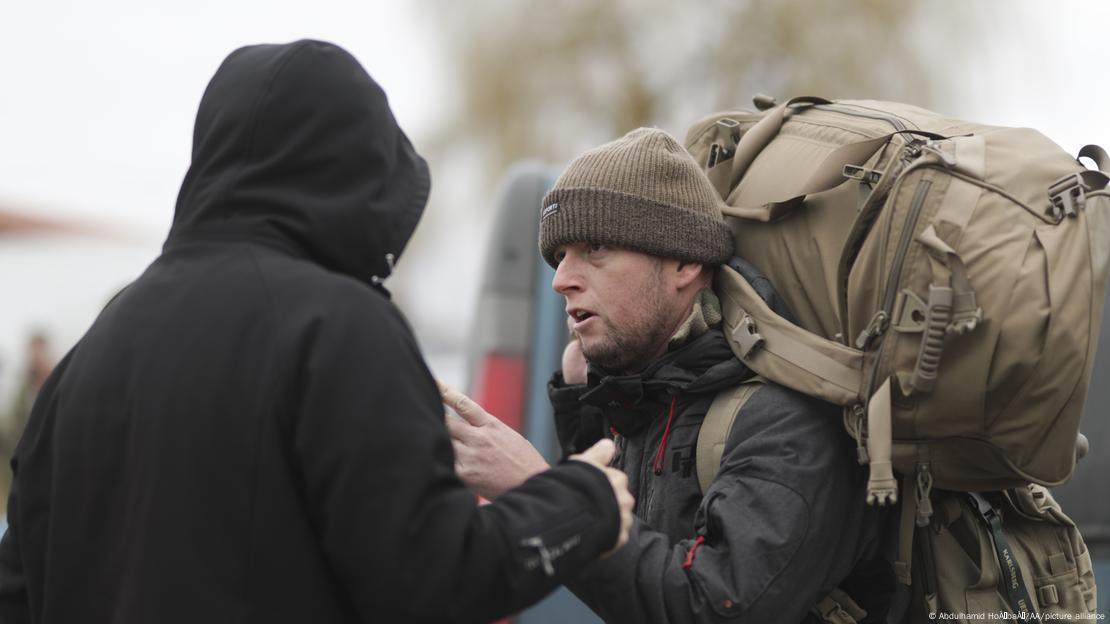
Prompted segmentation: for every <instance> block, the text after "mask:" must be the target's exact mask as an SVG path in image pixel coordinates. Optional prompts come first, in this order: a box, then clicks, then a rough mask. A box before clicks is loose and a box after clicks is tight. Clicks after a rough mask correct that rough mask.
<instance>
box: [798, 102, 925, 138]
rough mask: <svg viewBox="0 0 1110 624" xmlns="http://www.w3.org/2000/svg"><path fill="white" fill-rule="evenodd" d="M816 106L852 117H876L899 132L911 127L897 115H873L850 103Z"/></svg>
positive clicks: (819, 108)
mask: <svg viewBox="0 0 1110 624" xmlns="http://www.w3.org/2000/svg"><path fill="white" fill-rule="evenodd" d="M814 106H815V107H816V108H817V109H818V110H827V111H833V112H835V113H841V114H844V115H851V116H852V117H864V118H867V119H875V120H878V121H885V122H887V123H888V124H890V125H891V127H893V128H894V129H895V130H896V131H898V132H905V131H906V130H909V128H908V127H907V126H906V124H904V123H902V120H900V119H898V118H897V117H889V116H886V115H877V114H876V115H872V114H868V113H865V112H863V111H860V110H853V109H851V108H848V107H849V106H851V105H850V104H815V105H814Z"/></svg>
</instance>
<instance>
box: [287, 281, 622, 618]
mask: <svg viewBox="0 0 1110 624" xmlns="http://www.w3.org/2000/svg"><path fill="white" fill-rule="evenodd" d="M375 296H376V295H375ZM377 308H378V310H379V311H380V313H378V314H375V315H372V316H370V317H369V318H366V317H365V316H364V314H365V312H366V310H365V309H363V310H362V313H360V314H354V313H351V312H348V313H345V314H344V313H342V312H340V313H338V314H337V315H336V316H338V317H340V318H339V319H336V318H335V317H329V318H328V319H327V322H326V323H324V324H322V325H321V326H320V327H318V328H317V331H316V332H315V336H314V337H313V340H312V344H311V347H309V355H308V357H307V361H306V364H305V365H304V368H303V369H302V371H301V379H300V383H299V387H300V389H301V390H300V398H299V401H298V406H297V413H296V415H295V418H296V423H295V425H294V429H293V432H292V435H293V452H294V455H295V458H296V461H297V463H298V464H299V467H300V470H301V472H302V478H303V481H304V486H305V490H306V496H307V498H308V500H307V504H308V506H309V508H310V510H311V513H312V514H313V520H314V523H315V525H316V527H317V531H318V533H319V539H320V542H321V545H322V548H323V551H324V554H325V556H326V557H327V559H328V561H329V564H330V566H331V568H332V569H333V570H334V572H335V574H336V577H337V579H338V580H339V582H340V584H341V585H342V586H343V587H345V588H346V589H347V590H348V592H349V596H350V599H351V601H352V602H353V604H354V606H355V608H356V610H357V611H358V613H359V614H360V615H361V617H362V619H363V620H364V621H367V622H371V621H375V622H377V621H394V620H397V621H413V622H488V621H491V620H493V619H496V618H498V617H500V616H502V615H505V614H508V613H511V612H514V611H517V610H520V609H521V608H523V607H525V606H528V605H529V604H531V603H533V602H535V601H537V600H538V599H540V598H541V597H543V596H544V595H545V594H546V593H547V592H549V591H550V590H552V589H554V588H555V587H556V586H557V585H558V584H559V583H560V582H562V581H563V580H565V579H566V578H568V576H569V575H571V574H574V573H576V572H578V571H579V569H580V568H581V567H582V566H583V565H584V564H586V563H587V562H589V561H590V560H592V559H594V558H596V557H597V556H598V555H599V554H600V553H602V552H603V551H605V550H607V549H608V548H610V547H611V546H612V545H613V543H614V542H615V541H616V536H617V530H618V526H619V513H618V509H617V504H616V500H615V497H614V496H613V493H612V489H611V486H610V485H609V481H608V479H607V478H606V477H605V475H604V474H603V473H602V472H601V471H600V470H597V469H596V468H593V467H591V466H588V465H586V464H584V463H581V462H568V463H567V464H564V465H561V466H558V467H556V468H554V469H552V470H549V471H547V472H545V473H542V474H539V475H537V476H535V477H533V478H531V479H530V480H528V481H527V482H525V483H524V484H523V485H521V486H519V487H518V488H515V489H513V490H510V491H508V492H506V493H505V494H503V495H502V496H500V497H499V498H498V499H497V500H496V501H494V502H493V503H492V504H488V505H483V506H479V505H478V504H477V503H476V501H475V497H474V496H473V495H472V494H471V493H470V492H469V491H468V490H467V489H466V488H465V487H464V485H463V484H462V482H461V481H459V479H458V478H457V477H456V475H455V472H454V454H453V450H452V447H451V443H450V439H449V437H448V434H447V430H446V427H445V426H444V422H443V421H444V410H443V406H442V404H441V403H440V397H439V392H438V390H437V388H436V386H435V382H434V380H433V379H432V376H431V374H430V373H429V371H428V370H427V368H426V366H425V364H424V361H423V359H422V358H421V356H420V353H419V350H418V348H417V346H416V343H415V340H414V338H413V336H412V334H411V332H410V331H409V329H408V327H407V326H406V325H405V323H404V321H403V320H402V319H401V317H400V314H399V313H398V312H396V310H395V309H394V308H393V307H392V305H390V304H386V303H385V302H384V300H383V301H382V302H381V303H380V305H378V306H377ZM372 312H373V310H372ZM344 316H345V317H346V318H345V320H344V319H343V317H344Z"/></svg>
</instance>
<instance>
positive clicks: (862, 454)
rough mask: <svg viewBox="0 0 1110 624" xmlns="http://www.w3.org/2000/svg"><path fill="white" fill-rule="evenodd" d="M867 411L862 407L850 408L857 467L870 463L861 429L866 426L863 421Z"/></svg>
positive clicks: (854, 406)
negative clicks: (853, 424) (853, 427)
mask: <svg viewBox="0 0 1110 624" xmlns="http://www.w3.org/2000/svg"><path fill="white" fill-rule="evenodd" d="M866 415H867V411H866V410H864V409H863V406H862V405H858V404H857V405H853V406H852V418H853V419H854V420H855V431H854V435H853V437H854V438H855V439H856V461H857V462H859V465H861V466H863V465H865V464H867V463H868V462H870V461H871V457H870V456H869V455H868V454H867V445H866V444H864V439H863V428H864V427H865V426H866V425H865V424H864V422H863V419H864V418H865V417H866Z"/></svg>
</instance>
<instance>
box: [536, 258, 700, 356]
mask: <svg viewBox="0 0 1110 624" xmlns="http://www.w3.org/2000/svg"><path fill="white" fill-rule="evenodd" d="M555 259H556V261H557V262H558V263H559V265H558V268H557V269H556V270H555V278H554V279H553V280H552V281H551V287H552V288H553V289H554V290H555V292H557V293H559V294H561V295H563V296H564V297H566V301H567V306H566V309H567V314H568V315H569V316H570V318H571V323H572V327H573V329H574V332H575V333H576V334H578V339H579V340H580V341H581V343H582V352H583V353H584V354H585V355H586V359H587V360H588V361H590V362H592V363H595V364H600V365H601V366H604V367H605V368H609V369H613V370H620V371H632V370H638V369H640V368H642V367H644V366H646V365H647V364H648V363H650V362H651V361H652V360H654V359H655V358H657V357H659V356H660V355H662V354H663V353H664V351H666V345H667V341H668V340H669V339H670V337H671V335H672V334H673V333H674V331H675V329H676V328H677V326H678V324H679V323H680V322H681V321H682V318H681V316H682V312H683V310H680V309H678V308H680V307H681V303H680V302H679V297H678V295H677V293H676V289H675V287H674V283H673V282H674V280H675V275H676V271H675V270H674V267H675V266H677V265H678V262H677V261H674V260H667V259H662V258H657V257H654V256H649V255H647V254H643V253H639V252H635V251H629V250H627V249H620V248H617V247H607V246H604V245H595V244H590V243H575V244H571V245H563V246H561V247H559V248H558V249H556V251H555ZM671 265H674V266H671Z"/></svg>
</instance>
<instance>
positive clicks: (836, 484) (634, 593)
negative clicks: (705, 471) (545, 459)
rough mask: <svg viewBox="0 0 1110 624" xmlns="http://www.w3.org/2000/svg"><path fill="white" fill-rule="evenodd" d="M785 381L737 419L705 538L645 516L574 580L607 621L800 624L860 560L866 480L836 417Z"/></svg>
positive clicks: (701, 532) (700, 521) (703, 526)
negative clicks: (673, 534)
mask: <svg viewBox="0 0 1110 624" xmlns="http://www.w3.org/2000/svg"><path fill="white" fill-rule="evenodd" d="M815 405H816V402H814V401H811V400H809V399H805V398H803V397H801V396H800V395H796V394H794V393H791V392H789V391H786V390H784V389H782V388H780V387H777V386H773V385H768V386H765V387H764V388H762V389H760V390H759V392H757V393H756V394H755V395H753V397H752V398H751V399H750V400H749V401H748V403H747V404H745V406H744V407H743V408H742V410H741V412H740V414H739V415H738V417H737V421H736V425H735V426H734V428H733V431H732V433H731V434H730V438H729V441H728V444H727V446H726V448H725V454H724V457H723V458H722V462H721V470H720V472H719V473H718V475H717V478H716V479H715V480H714V481H713V483H712V484H711V485H710V487H709V489H708V490H707V492H706V495H705V497H704V499H703V500H702V503H701V507H700V508H699V510H698V512H697V515H696V520H695V524H696V530H697V535H698V536H700V537H702V538H704V539H703V541H701V543H697V542H696V541H695V540H683V541H681V542H679V543H672V542H671V541H670V540H669V539H668V538H667V536H665V535H663V534H662V533H659V532H657V531H653V530H652V529H651V528H650V527H649V526H647V525H645V524H643V523H639V522H638V523H637V524H636V525H634V527H633V530H632V535H631V537H630V539H629V542H628V544H627V545H626V546H625V547H624V548H622V549H621V550H620V551H618V552H617V553H616V554H614V555H613V556H612V557H609V558H607V559H604V560H601V561H598V562H596V563H593V564H591V565H590V566H588V567H587V569H586V571H585V573H583V574H581V575H580V576H578V577H577V578H576V579H575V580H574V581H572V582H571V583H570V584H569V587H570V588H571V589H572V591H574V592H575V593H576V594H577V595H578V596H579V597H580V598H581V599H582V600H583V601H584V602H585V603H586V604H588V605H589V606H590V607H591V608H592V609H594V611H596V612H597V613H598V614H599V615H601V616H602V617H603V618H604V619H605V621H606V622H609V623H610V624H613V623H621V622H629V623H633V622H634V623H638V624H649V623H655V622H657V623H660V624H662V623H673V624H683V623H693V622H731V623H745V622H753V623H762V622H786V623H792V622H799V621H802V620H803V619H804V618H805V617H806V615H807V612H808V611H809V610H810V608H811V607H812V606H813V605H814V604H815V603H816V602H817V600H818V599H819V598H820V597H821V596H822V595H824V594H825V593H827V592H828V591H830V590H832V589H833V588H834V587H836V585H837V583H838V582H839V581H840V579H842V578H844V577H845V576H847V575H848V573H849V571H850V570H851V568H852V565H853V563H854V562H855V550H854V549H855V547H856V546H857V544H856V542H855V538H854V537H853V536H855V535H857V534H858V533H859V531H858V523H859V522H860V518H859V515H860V514H861V513H862V511H861V509H857V508H856V507H859V508H862V499H860V498H859V496H858V495H856V494H855V493H856V491H857V490H859V491H862V485H863V481H862V480H861V479H860V477H861V474H860V473H859V472H858V470H857V468H858V467H857V466H856V465H855V461H854V457H852V456H851V455H850V451H851V448H850V445H849V446H845V444H844V443H845V437H844V435H843V433H842V432H841V431H839V430H838V429H837V428H838V427H839V426H840V423H839V419H837V418H835V417H834V416H833V415H830V414H827V413H825V412H827V411H828V410H820V409H818V408H816V407H815Z"/></svg>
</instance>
